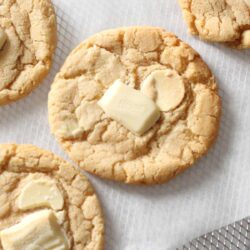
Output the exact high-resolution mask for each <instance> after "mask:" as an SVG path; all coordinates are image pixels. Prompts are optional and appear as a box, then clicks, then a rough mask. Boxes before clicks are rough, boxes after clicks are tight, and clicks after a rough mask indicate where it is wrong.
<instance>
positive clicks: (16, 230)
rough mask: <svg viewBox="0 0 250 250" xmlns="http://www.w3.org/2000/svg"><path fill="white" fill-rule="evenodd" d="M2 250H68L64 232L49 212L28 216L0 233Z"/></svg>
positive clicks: (44, 211)
mask: <svg viewBox="0 0 250 250" xmlns="http://www.w3.org/2000/svg"><path fill="white" fill-rule="evenodd" d="M0 238H1V243H2V246H3V249H4V250H24V249H25V250H68V249H69V242H68V239H67V237H66V234H65V232H64V231H63V230H62V229H61V227H60V226H59V224H58V223H57V218H56V216H55V215H54V213H53V212H52V211H51V210H42V211H39V212H36V213H33V214H31V215H28V216H27V217H25V218H24V219H22V220H21V222H20V223H18V224H16V225H14V226H11V227H9V228H7V229H4V230H2V231H1V232H0Z"/></svg>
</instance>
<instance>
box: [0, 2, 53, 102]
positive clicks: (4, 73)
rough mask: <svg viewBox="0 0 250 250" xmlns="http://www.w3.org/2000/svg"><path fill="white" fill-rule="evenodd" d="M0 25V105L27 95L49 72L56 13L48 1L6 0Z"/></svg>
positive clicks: (0, 17) (0, 14) (2, 8)
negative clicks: (0, 36)
mask: <svg viewBox="0 0 250 250" xmlns="http://www.w3.org/2000/svg"><path fill="white" fill-rule="evenodd" d="M0 5H1V6H0V7H1V10H0V12H1V13H0V28H2V29H3V30H4V31H5V33H6V34H7V41H6V42H5V44H4V46H3V48H2V49H1V50H0V105H4V104H7V103H10V102H13V101H16V100H18V99H20V98H22V97H24V96H26V95H27V94H29V93H30V92H31V91H32V90H33V89H34V88H35V87H36V86H38V84H39V83H41V81H42V80H43V79H44V78H45V76H46V75H47V74H48V72H49V70H50V67H51V63H52V57H53V54H54V51H55V47H56V40H57V38H56V37H57V34H56V15H55V11H54V8H53V5H52V3H51V1H50V0H43V1H41V0H22V1H20V0H15V1H10V0H6V1H4V2H3V3H1V4H0Z"/></svg>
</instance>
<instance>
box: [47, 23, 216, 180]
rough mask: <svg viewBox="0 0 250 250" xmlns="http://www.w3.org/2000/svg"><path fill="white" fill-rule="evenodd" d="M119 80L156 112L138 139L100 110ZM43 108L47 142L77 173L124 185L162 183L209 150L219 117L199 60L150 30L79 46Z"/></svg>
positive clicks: (116, 33)
mask: <svg viewBox="0 0 250 250" xmlns="http://www.w3.org/2000/svg"><path fill="white" fill-rule="evenodd" d="M118 79H119V80H120V81H122V82H123V83H125V84H127V85H128V86H129V87H131V88H134V89H136V90H138V91H140V92H141V93H143V94H144V95H146V96H148V97H149V98H151V100H153V101H154V102H155V103H156V105H158V107H159V110H160V118H159V119H158V120H157V121H156V123H154V124H153V123H152V124H153V125H152V124H151V125H152V126H151V128H150V129H149V130H147V131H146V132H145V133H143V134H142V135H138V134H135V133H133V132H132V131H130V130H129V129H127V128H126V127H125V126H123V125H122V123H121V122H119V121H117V120H115V119H112V118H111V117H110V116H109V115H108V114H107V113H106V112H104V110H103V109H102V108H101V107H100V105H98V102H99V100H100V99H101V98H102V97H103V96H104V94H105V93H106V92H107V90H108V89H109V88H110V86H112V85H113V84H114V82H115V81H116V80H118ZM128 98H130V97H128ZM129 101H131V100H128V103H129ZM123 103H125V100H124V101H123ZM48 106H49V121H50V126H51V130H52V132H53V134H55V136H56V138H57V140H58V141H59V143H60V144H61V145H62V146H63V148H64V149H65V151H66V152H67V153H68V154H69V156H70V157H71V158H72V159H73V160H75V161H76V162H77V163H78V165H79V166H80V167H82V168H83V169H85V170H87V171H89V172H91V173H94V174H97V175H99V176H101V177H105V178H110V179H115V180H119V181H123V182H126V183H146V184H150V183H160V182H164V181H166V180H169V179H170V178H172V177H173V176H175V175H176V174H177V173H179V172H181V171H183V170H184V169H186V168H187V167H188V166H190V165H192V164H193V163H194V161H195V160H197V159H198V158H199V157H200V156H201V155H203V154H204V153H206V152H207V150H208V148H209V147H210V145H211V144H212V143H213V141H214V139H215V137H216V135H217V130H218V125H219V117H220V98H219V96H218V94H217V87H216V83H215V80H214V77H213V75H212V74H211V72H210V70H209V68H208V67H207V65H206V64H205V63H204V62H203V61H202V59H201V57H200V56H199V54H198V53H197V52H195V51H194V50H193V49H192V48H191V47H190V46H188V45H187V44H185V43H184V42H182V41H180V40H179V39H178V38H177V37H176V36H175V35H173V34H171V33H168V32H166V31H165V30H162V29H159V28H154V27H131V28H121V29H114V30H108V31H104V32H101V33H99V34H96V35H94V36H92V37H91V38H89V39H87V40H86V41H84V42H83V43H82V44H80V45H79V46H78V47H77V48H76V49H74V50H73V51H72V53H71V54H70V55H69V57H68V58H67V59H66V62H65V64H64V66H63V67H62V68H61V70H60V72H59V73H58V74H57V76H56V78H55V80H54V83H53V84H52V87H51V91H50V94H49V104H48Z"/></svg>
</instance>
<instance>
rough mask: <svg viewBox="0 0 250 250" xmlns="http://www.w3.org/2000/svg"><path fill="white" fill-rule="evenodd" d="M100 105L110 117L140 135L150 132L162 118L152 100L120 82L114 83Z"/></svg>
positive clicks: (100, 101)
mask: <svg viewBox="0 0 250 250" xmlns="http://www.w3.org/2000/svg"><path fill="white" fill-rule="evenodd" d="M98 104H99V105H100V106H101V108H102V109H103V110H104V111H105V112H106V113H107V115H108V116H110V117H111V118H113V119H114V120H116V121H118V122H120V123H121V124H122V125H123V126H124V127H126V128H127V129H129V130H130V131H131V132H133V133H135V134H138V135H142V134H143V133H145V132H146V131H147V130H149V129H150V128H151V127H152V126H153V125H154V124H155V123H156V121H157V120H158V119H159V117H160V111H159V109H158V108H157V106H156V105H155V103H154V102H153V101H152V100H151V99H150V98H148V97H147V96H145V95H143V94H142V93H141V92H140V91H138V90H135V89H133V88H131V87H129V86H127V85H126V84H124V83H122V82H121V81H120V80H117V81H115V82H114V83H113V85H112V86H111V87H110V88H109V89H108V90H107V91H106V93H105V94H104V95H103V97H102V98H101V99H100V100H99V102H98Z"/></svg>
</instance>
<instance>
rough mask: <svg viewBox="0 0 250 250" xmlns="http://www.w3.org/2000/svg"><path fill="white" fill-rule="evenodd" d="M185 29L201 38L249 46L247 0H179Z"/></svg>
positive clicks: (241, 47) (249, 15)
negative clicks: (185, 24)
mask: <svg viewBox="0 0 250 250" xmlns="http://www.w3.org/2000/svg"><path fill="white" fill-rule="evenodd" d="M179 3H180V5H181V8H182V9H183V15H184V18H185V20H186V22H187V24H188V27H189V31H190V33H191V34H193V35H199V36H200V37H201V38H202V39H205V40H208V41H214V42H226V43H228V44H229V45H231V46H233V47H236V48H239V49H244V48H250V0H179Z"/></svg>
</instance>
